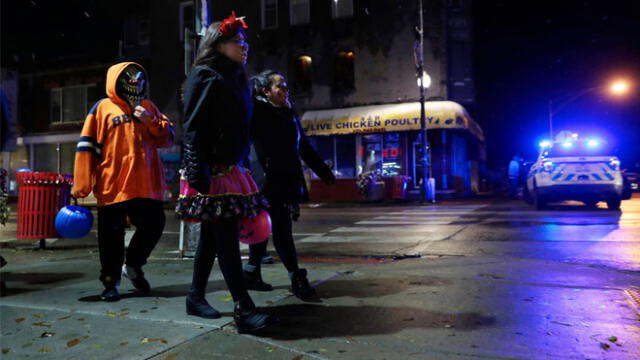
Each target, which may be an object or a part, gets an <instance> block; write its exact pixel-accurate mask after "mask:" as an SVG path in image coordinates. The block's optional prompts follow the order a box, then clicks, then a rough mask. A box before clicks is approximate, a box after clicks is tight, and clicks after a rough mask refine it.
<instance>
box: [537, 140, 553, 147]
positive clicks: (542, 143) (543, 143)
mask: <svg viewBox="0 0 640 360" xmlns="http://www.w3.org/2000/svg"><path fill="white" fill-rule="evenodd" d="M538 146H540V147H541V148H542V149H545V148H548V147H550V146H551V141H549V140H542V141H540V143H539V144H538Z"/></svg>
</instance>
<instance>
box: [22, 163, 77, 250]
mask: <svg viewBox="0 0 640 360" xmlns="http://www.w3.org/2000/svg"><path fill="white" fill-rule="evenodd" d="M16 178H17V180H18V234H17V237H18V239H40V240H41V242H40V247H43V246H44V239H46V238H55V237H58V234H57V232H56V228H55V218H56V215H57V214H58V211H59V210H60V208H62V207H63V206H65V205H68V204H69V197H70V192H71V185H73V176H71V175H66V174H58V173H48V172H18V173H17V174H16Z"/></svg>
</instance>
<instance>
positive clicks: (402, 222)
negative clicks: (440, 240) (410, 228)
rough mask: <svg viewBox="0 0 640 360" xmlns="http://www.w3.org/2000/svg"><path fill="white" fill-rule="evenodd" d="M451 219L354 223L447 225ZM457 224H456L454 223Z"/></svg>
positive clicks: (359, 222) (364, 222)
mask: <svg viewBox="0 0 640 360" xmlns="http://www.w3.org/2000/svg"><path fill="white" fill-rule="evenodd" d="M451 221H456V220H450V221H439V220H404V221H393V220H364V221H358V222H356V225H449V224H450V223H451ZM456 225H457V224H456Z"/></svg>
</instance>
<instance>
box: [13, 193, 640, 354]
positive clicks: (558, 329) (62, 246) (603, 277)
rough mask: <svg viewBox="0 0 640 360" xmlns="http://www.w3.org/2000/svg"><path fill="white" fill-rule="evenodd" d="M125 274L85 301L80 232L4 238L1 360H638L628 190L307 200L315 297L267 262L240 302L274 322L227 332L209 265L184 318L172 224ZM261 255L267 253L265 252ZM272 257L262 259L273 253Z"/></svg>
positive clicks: (85, 257) (92, 285) (185, 265)
mask: <svg viewBox="0 0 640 360" xmlns="http://www.w3.org/2000/svg"><path fill="white" fill-rule="evenodd" d="M167 214H168V216H169V221H168V224H167V227H166V229H165V234H164V235H163V238H162V239H161V241H160V243H159V245H158V246H157V248H156V249H155V250H154V252H153V253H152V256H151V258H150V259H149V264H148V265H147V266H146V267H145V271H146V273H147V277H148V278H149V280H150V282H151V284H152V288H153V289H152V292H151V294H149V295H148V296H141V295H140V294H137V293H136V292H135V291H133V290H132V287H131V285H130V284H129V283H127V282H126V281H124V282H123V283H122V285H121V293H122V294H123V298H122V300H120V301H119V302H116V303H103V302H101V301H99V299H98V294H99V292H100V290H101V289H100V284H99V282H98V281H97V276H98V271H99V265H98V260H97V249H96V242H95V233H92V234H90V235H89V236H87V237H86V238H83V239H79V240H70V239H62V240H48V241H47V248H46V249H45V250H40V251H34V250H33V248H34V247H35V246H36V245H37V243H36V242H26V241H24V240H20V241H16V240H15V238H14V236H15V230H13V231H12V230H11V227H12V226H14V228H13V229H15V215H14V216H13V217H12V218H11V220H10V223H9V224H8V226H6V227H4V228H2V229H1V230H2V232H0V235H1V241H0V245H1V246H2V248H1V249H0V250H1V251H2V255H3V256H4V257H5V258H7V259H8V261H9V264H8V265H7V266H5V267H3V268H2V272H1V274H0V275H1V277H2V280H4V281H6V282H7V286H8V291H7V294H6V296H4V297H2V298H1V299H0V325H1V335H2V337H1V338H0V348H1V349H2V353H1V354H0V358H2V359H34V358H35V359H83V360H84V359H154V360H155V359H158V360H160V359H162V360H179V359H205V358H206V359H287V360H289V359H291V360H301V359H367V360H370V359H429V360H431V359H623V360H627V359H639V358H640V196H638V194H636V197H635V198H634V199H633V200H628V201H623V204H622V211H619V212H615V211H609V210H607V209H606V208H604V206H602V207H601V208H600V207H599V208H596V209H590V208H587V207H584V206H582V205H580V204H579V203H563V204H558V205H557V206H553V207H552V208H550V209H549V210H546V211H536V210H534V209H533V208H532V207H530V206H528V205H526V204H525V203H523V202H520V201H507V200H501V199H488V200H470V201H464V202H463V201H454V202H439V203H437V204H429V205H424V206H421V205H416V204H349V205H345V204H343V205H326V204H325V205H320V206H318V205H317V204H311V205H310V206H309V207H305V208H304V209H303V210H302V216H301V218H300V221H299V222H297V223H295V225H294V235H295V239H296V245H297V247H298V250H299V254H300V260H301V264H302V266H304V267H306V268H307V269H308V270H309V277H310V280H311V282H312V284H313V285H314V286H315V287H316V288H317V290H318V296H317V297H316V298H315V299H312V301H308V302H302V301H300V300H299V299H297V298H295V297H293V296H291V294H290V293H289V291H288V279H287V275H286V272H285V271H284V268H283V266H282V265H281V264H279V263H278V262H276V263H275V264H272V265H265V266H264V267H263V275H264V278H265V280H266V281H267V282H269V283H271V284H273V285H274V288H275V289H274V291H272V292H266V293H262V292H252V296H253V298H254V300H255V302H256V303H257V304H258V305H259V306H263V307H265V308H266V309H267V310H268V311H271V312H273V313H274V314H276V315H277V316H279V317H281V318H282V322H281V323H280V324H279V325H277V326H275V327H272V328H270V329H268V330H267V331H265V332H263V333H260V334H256V335H239V334H237V333H236V331H235V327H234V325H233V321H232V319H231V317H230V315H231V311H232V307H233V304H232V302H231V298H230V296H229V293H228V291H227V290H226V288H225V286H224V282H223V280H222V278H221V275H220V273H219V271H218V270H217V267H216V268H215V269H214V272H213V274H212V276H211V279H210V283H209V287H208V293H207V298H208V299H209V302H210V303H211V304H212V305H213V306H214V307H215V308H217V309H219V310H220V311H221V312H222V313H223V317H222V318H221V319H216V320H207V319H200V318H196V317H193V316H186V315H185V314H184V295H185V294H186V292H187V290H188V287H189V283H190V276H191V267H192V261H191V260H190V259H188V258H187V259H185V258H183V257H181V256H180V253H181V251H180V249H179V244H180V242H179V238H180V235H179V234H180V231H179V222H177V221H175V220H174V219H173V218H172V217H171V211H167ZM271 251H272V253H273V250H271ZM273 254H274V255H275V253H273Z"/></svg>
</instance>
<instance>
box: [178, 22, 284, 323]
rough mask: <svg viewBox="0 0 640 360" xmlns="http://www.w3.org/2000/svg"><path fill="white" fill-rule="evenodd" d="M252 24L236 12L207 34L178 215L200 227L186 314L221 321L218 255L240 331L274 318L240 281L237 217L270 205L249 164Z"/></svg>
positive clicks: (188, 114)
mask: <svg viewBox="0 0 640 360" xmlns="http://www.w3.org/2000/svg"><path fill="white" fill-rule="evenodd" d="M246 28H247V25H246V24H245V22H244V20H243V19H242V18H236V17H235V13H233V14H232V15H231V16H230V17H229V18H227V19H225V20H224V21H223V22H218V23H214V24H212V25H211V26H209V28H208V29H207V32H206V34H205V35H204V37H203V39H202V41H201V44H200V47H199V48H198V53H197V55H196V59H195V62H194V67H193V69H192V71H191V73H190V74H189V76H188V78H187V81H186V85H185V94H184V113H185V123H184V135H183V144H184V149H183V165H182V167H183V172H182V175H183V177H182V178H181V191H180V193H181V196H180V198H179V201H178V204H177V207H176V213H177V215H178V217H180V218H182V219H183V220H186V221H201V222H202V225H201V237H200V241H199V243H198V249H197V250H196V254H195V258H194V268H193V280H192V284H191V289H190V291H189V294H188V296H187V299H186V306H187V314H190V315H195V316H201V317H205V318H218V317H220V313H219V312H218V311H217V310H215V309H214V308H213V307H211V306H210V305H209V304H208V303H207V301H206V300H205V297H204V296H205V290H206V285H207V282H208V280H209V275H210V273H211V268H212V266H213V262H214V259H215V256H216V255H217V256H218V261H219V265H220V270H221V271H222V275H223V276H224V279H225V282H226V283H227V286H228V288H229V291H230V292H231V296H232V297H233V300H234V302H235V306H234V313H233V317H234V320H235V322H236V325H237V327H238V331H239V332H251V331H255V330H258V329H261V328H263V327H265V326H267V325H269V324H271V323H273V322H275V319H274V318H273V317H272V316H270V315H267V314H265V313H262V312H260V310H258V309H257V308H256V306H255V305H254V303H253V301H252V300H251V297H250V296H249V294H248V292H247V289H246V288H245V285H244V282H243V278H242V262H241V260H240V249H239V244H238V219H239V218H251V217H254V216H256V215H257V214H258V213H260V212H261V211H262V210H264V209H265V208H266V207H267V202H266V200H265V199H264V198H263V197H262V196H260V195H259V193H258V188H257V186H256V184H255V182H254V181H253V178H252V177H251V175H250V173H249V171H248V170H247V169H246V168H245V164H246V165H247V166H248V155H249V148H250V125H251V113H252V108H253V106H252V102H251V90H250V88H249V85H248V82H247V79H246V75H245V70H244V64H245V63H246V60H247V54H248V48H249V46H248V44H247V42H246V37H245V29H246Z"/></svg>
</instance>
